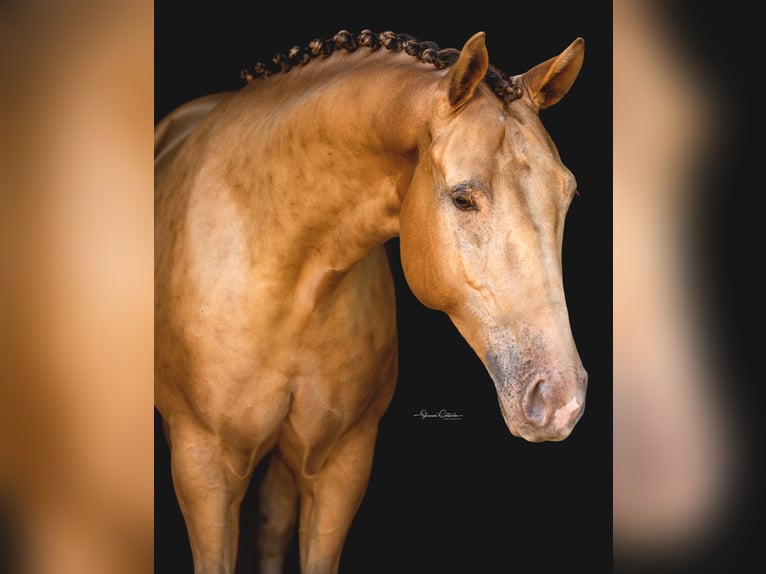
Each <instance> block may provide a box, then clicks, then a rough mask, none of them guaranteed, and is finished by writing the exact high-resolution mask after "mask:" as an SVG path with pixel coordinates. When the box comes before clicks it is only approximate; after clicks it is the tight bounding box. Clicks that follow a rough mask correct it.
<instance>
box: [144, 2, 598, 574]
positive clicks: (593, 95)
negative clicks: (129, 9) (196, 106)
mask: <svg viewBox="0 0 766 574" xmlns="http://www.w3.org/2000/svg"><path fill="white" fill-rule="evenodd" d="M557 4H558V5H557ZM200 6H203V7H200ZM492 6H495V5H494V4H493V5H492ZM496 6H497V7H498V8H493V7H487V6H483V7H482V6H481V4H480V3H476V2H470V3H467V4H466V5H464V6H460V10H459V11H458V10H450V9H448V8H446V6H445V5H444V4H441V3H433V4H422V5H418V6H417V7H414V6H413V7H412V8H396V7H395V6H394V5H393V4H389V5H386V4H374V5H373V4H372V3H367V4H363V3H361V2H360V3H359V4H358V6H357V7H356V8H354V9H346V8H344V9H340V8H338V7H337V4H335V3H315V4H314V5H313V6H312V7H311V8H301V7H297V6H293V5H290V4H287V3H282V4H279V3H277V4H270V5H269V6H268V8H266V7H265V6H264V5H263V4H260V3H256V2H248V3H235V2H228V1H226V2H221V1H219V2H215V3H206V4H201V3H200V4H193V3H181V2H176V1H164V2H158V3H157V4H156V11H155V106H156V107H155V120H156V121H158V120H159V119H161V118H162V117H163V116H164V115H165V114H166V113H167V112H169V111H170V110H172V109H173V108H174V107H175V106H177V105H180V104H181V103H183V102H185V101H187V100H190V99H192V98H195V97H197V96H201V95H203V94H207V93H210V92H215V91H221V90H230V89H237V88H239V87H241V86H242V85H243V81H242V80H241V79H240V78H239V71H240V69H242V68H244V67H249V66H252V65H253V64H254V63H255V62H257V61H269V59H270V58H271V57H272V56H273V55H274V54H275V53H276V52H285V51H286V50H287V49H288V48H289V47H290V46H292V45H294V44H302V45H304V44H306V43H307V42H308V41H309V40H311V39H313V38H315V37H322V38H327V37H330V36H331V35H332V34H334V33H335V32H336V31H338V30H339V29H342V28H346V29H348V30H350V31H354V32H355V31H359V30H361V29H363V28H371V29H373V30H375V31H381V30H386V29H390V30H394V31H396V32H407V33H410V34H413V35H414V36H416V37H418V38H419V39H422V40H433V41H435V42H437V43H439V44H440V46H442V47H455V48H460V47H462V45H463V43H464V42H465V41H466V40H467V39H468V38H469V37H470V36H471V35H472V34H474V33H475V32H478V31H485V32H486V33H487V46H488V49H489V52H490V60H491V62H492V63H493V64H494V65H496V66H498V67H499V68H500V69H502V70H504V71H505V72H506V73H509V74H515V73H519V72H523V71H525V70H527V69H528V68H530V67H532V66H533V65H535V64H537V63H539V62H541V61H543V60H545V59H547V58H550V57H552V56H555V55H557V54H558V53H559V52H560V51H561V50H563V49H564V48H565V47H566V46H567V45H569V43H570V42H572V40H574V39H575V38H576V37H577V36H582V37H584V38H585V45H586V49H585V52H586V55H585V63H584V65H583V68H582V71H581V74H580V76H579V77H578V79H577V81H576V82H575V84H574V86H573V88H572V90H571V92H570V93H569V94H568V95H567V96H566V98H564V100H562V101H561V102H560V103H559V104H557V105H556V106H555V107H553V108H551V109H548V110H543V111H542V112H541V117H542V120H543V123H544V124H545V125H546V127H547V128H548V131H549V132H550V133H551V136H552V137H553V139H554V141H555V142H556V143H557V145H558V147H559V150H560V153H561V156H562V159H563V161H564V163H565V164H566V165H567V166H568V167H569V168H570V169H571V170H572V171H573V172H574V174H575V176H576V177H577V181H578V184H579V191H580V195H579V196H578V197H576V198H575V199H574V202H573V203H572V206H571V209H570V212H569V215H568V218H567V224H566V229H565V236H564V250H563V260H564V284H565V289H566V293H567V301H568V305H569V312H570V318H571V324H572V329H573V332H574V336H575V340H576V342H577V345H578V349H579V351H580V355H581V357H582V360H583V363H584V365H585V367H586V369H587V370H588V372H589V376H590V384H589V389H588V397H587V406H586V411H585V414H584V416H583V418H582V419H581V421H580V423H579V424H578V426H577V427H576V428H575V430H574V432H573V434H572V435H571V436H570V437H569V438H568V439H567V440H565V441H563V442H561V443H539V444H530V443H527V442H525V441H523V440H522V439H519V438H515V437H513V436H512V435H511V434H510V433H509V431H508V430H507V428H506V426H505V424H504V422H503V419H502V416H501V414H500V410H499V407H498V404H497V398H496V394H495V390H494V386H493V384H492V382H491V380H490V378H489V375H488V374H487V373H486V371H485V369H484V367H483V366H482V364H481V362H480V361H479V359H478V358H477V357H476V356H475V355H474V353H473V352H472V350H471V349H470V348H469V347H468V345H467V344H466V343H465V342H464V340H463V339H462V338H461V337H460V335H459V334H458V332H457V330H456V329H455V328H454V326H453V325H452V324H451V323H450V321H449V319H448V318H447V317H446V316H445V315H443V314H442V313H438V312H434V311H431V310H428V309H426V308H424V307H423V306H422V305H420V303H419V302H417V300H415V298H414V296H413V295H412V294H411V292H410V291H409V289H408V287H407V285H406V283H405V282H404V279H403V276H402V273H401V268H400V265H399V260H398V256H397V253H398V243H397V241H396V240H393V241H392V242H391V243H390V247H391V252H392V254H393V259H392V262H393V268H394V273H395V277H396V281H397V295H398V318H399V332H400V376H399V382H398V387H397V391H396V394H395V396H394V400H393V403H392V405H391V407H390V409H389V410H388V412H387V413H386V415H385V416H384V418H383V420H382V423H381V428H380V435H379V440H378V445H377V450H376V458H375V463H374V467H373V472H372V477H371V480H370V484H369V488H368V491H367V495H366V497H365V499H364V501H363V503H362V506H361V508H360V510H359V512H358V514H357V517H356V519H355V521H354V523H353V526H352V528H351V531H350V533H349V537H348V540H347V543H346V547H345V549H344V553H343V557H342V560H341V573H362V574H374V573H384V572H385V573H390V572H418V571H419V572H428V573H431V572H440V573H449V572H461V573H463V572H488V573H494V572H510V571H519V569H523V568H526V567H534V568H535V570H536V571H539V572H543V573H546V572H554V571H564V570H563V569H569V568H572V567H576V568H577V571H580V572H607V571H610V570H611V558H612V546H611V541H612V509H611V494H612V487H611V484H612V483H611V477H612V464H611V453H612V421H611V415H612V401H611V384H612V383H611V379H612V347H611V343H612V330H611V313H612V218H611V214H612V204H611V193H612V192H611V190H612V186H611V184H612V172H611V158H612V149H611V147H612V142H611V137H612V123H611V121H612V107H611V105H612V81H611V70H612V67H611V65H612V46H611V34H612V27H611V3H610V2H604V1H599V2H592V3H589V4H588V8H587V10H585V9H583V8H581V7H580V8H578V7H577V6H576V3H572V2H558V3H550V2H539V3H537V2H526V3H523V4H522V5H513V6H510V5H509V6H506V5H502V4H497V5H496ZM500 8H502V9H500ZM442 408H444V409H447V410H450V411H453V412H457V413H459V414H461V415H463V418H462V420H460V421H455V422H445V421H439V420H428V421H423V420H419V419H418V418H416V417H414V416H413V414H414V413H416V412H419V411H420V410H421V409H428V410H429V411H432V412H433V411H434V410H439V409H442ZM155 420H156V424H155V453H156V454H155V512H156V517H155V565H156V572H158V573H159V574H164V573H167V572H172V573H177V572H191V571H192V565H191V553H190V549H189V545H188V540H187V538H186V533H185V529H184V524H183V520H182V518H181V514H180V511H179V509H178V505H177V503H176V501H175V497H174V493H173V489H172V482H171V478H170V468H169V453H168V450H167V447H166V444H165V442H164V439H163V437H162V432H161V427H160V426H159V418H158V416H157V414H156V411H155ZM257 476H258V473H256V478H257ZM255 504H256V503H255V501H254V500H252V499H250V498H247V499H246V500H245V506H246V507H248V508H251V509H254V508H255ZM243 512H244V516H243V522H242V534H243V540H242V542H241V548H240V562H241V565H242V566H246V567H251V565H252V564H253V562H254V560H255V555H254V552H253V546H254V544H253V541H252V529H251V526H252V523H251V522H250V516H251V514H249V513H248V511H247V510H245V511H243ZM296 552H297V550H296V546H295V544H294V545H293V549H292V555H291V568H293V570H292V571H293V572H297V558H296V556H297V554H296ZM250 571H252V572H255V571H256V570H255V567H254V566H252V570H250Z"/></svg>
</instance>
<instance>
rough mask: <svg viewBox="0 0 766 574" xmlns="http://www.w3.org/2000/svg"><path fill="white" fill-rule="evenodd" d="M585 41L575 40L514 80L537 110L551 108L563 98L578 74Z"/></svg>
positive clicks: (583, 54)
mask: <svg viewBox="0 0 766 574" xmlns="http://www.w3.org/2000/svg"><path fill="white" fill-rule="evenodd" d="M584 56H585V40H583V39H582V38H577V39H576V40H575V41H574V42H572V43H571V44H569V46H567V48H566V49H565V50H564V51H563V52H561V53H560V54H559V55H558V56H555V57H554V58H551V59H549V60H546V61H545V62H542V63H541V64H538V65H537V66H535V67H534V68H532V69H531V70H529V71H528V72H526V73H524V74H520V75H518V76H516V77H515V78H514V80H516V81H517V82H519V81H520V82H521V84H522V85H524V86H525V88H526V90H527V92H528V93H529V96H530V98H531V99H532V103H533V104H534V105H535V106H536V108H537V109H538V110H543V109H545V108H549V107H551V106H552V105H553V104H555V103H557V102H558V101H559V100H561V98H563V97H564V96H565V95H566V93H567V92H568V91H569V88H571V87H572V84H573V83H574V81H575V78H577V74H579V73H580V68H581V67H582V61H583V57H584Z"/></svg>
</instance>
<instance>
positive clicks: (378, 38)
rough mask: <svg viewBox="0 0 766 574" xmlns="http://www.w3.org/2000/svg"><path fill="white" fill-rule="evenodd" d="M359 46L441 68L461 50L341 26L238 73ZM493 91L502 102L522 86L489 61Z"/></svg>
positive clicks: (274, 69)
mask: <svg viewBox="0 0 766 574" xmlns="http://www.w3.org/2000/svg"><path fill="white" fill-rule="evenodd" d="M359 48H367V49H369V50H378V49H380V48H383V49H385V50H390V51H392V52H405V53H407V54H408V55H410V56H413V57H415V58H417V59H418V60H420V61H421V62H423V63H426V64H431V65H433V66H435V67H436V68H437V69H443V68H447V67H449V66H451V65H452V64H454V63H455V62H456V61H457V59H458V56H459V55H460V50H456V49H455V48H443V49H442V48H439V45H438V44H437V43H436V42H428V41H420V40H418V39H417V38H415V37H414V36H411V35H410V34H397V33H396V32H391V31H385V32H380V33H375V32H373V31H372V30H369V29H364V30H362V31H361V32H359V33H358V34H357V35H353V34H352V33H351V32H349V31H348V30H340V31H339V32H338V33H337V34H335V35H334V36H333V37H332V38H328V39H326V40H322V39H318V38H317V39H314V40H311V42H309V43H308V45H306V46H305V47H301V46H297V45H296V46H293V47H292V48H290V49H289V50H288V51H287V54H277V55H275V56H274V57H273V58H272V60H271V63H270V64H264V63H262V62H258V63H257V64H255V66H253V69H252V71H251V70H248V69H244V70H242V72H241V73H240V77H241V78H242V79H243V80H246V81H247V82H248V83H249V82H252V81H253V80H254V79H256V78H267V77H269V76H271V75H272V74H277V73H287V72H289V71H290V70H291V69H292V68H293V67H295V66H305V65H306V64H308V63H309V62H310V61H312V60H314V59H315V58H326V57H327V56H329V55H330V54H332V53H333V52H337V51H340V50H345V51H347V52H353V51H355V50H357V49H359ZM484 80H485V81H486V82H487V84H488V85H489V87H490V88H492V91H493V92H494V93H495V95H496V96H497V97H498V98H500V99H501V100H503V101H504V102H505V103H510V102H512V101H514V100H517V99H519V98H520V97H521V88H520V87H519V86H517V85H516V84H515V83H514V82H513V80H512V79H511V77H510V76H508V75H506V74H505V73H503V72H502V71H501V70H499V69H498V68H496V67H495V66H492V65H490V66H489V68H488V69H487V74H486V75H485V76H484Z"/></svg>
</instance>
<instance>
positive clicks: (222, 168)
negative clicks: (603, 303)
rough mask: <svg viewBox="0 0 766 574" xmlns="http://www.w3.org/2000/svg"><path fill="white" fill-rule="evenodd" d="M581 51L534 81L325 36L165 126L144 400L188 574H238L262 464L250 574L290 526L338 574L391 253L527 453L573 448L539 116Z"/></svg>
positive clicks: (476, 39)
mask: <svg viewBox="0 0 766 574" xmlns="http://www.w3.org/2000/svg"><path fill="white" fill-rule="evenodd" d="M583 51H584V48H583V40H582V39H581V38H578V39H576V40H575V41H574V42H572V44H571V45H570V46H569V47H567V48H566V49H565V50H564V51H563V52H561V53H560V54H559V55H558V56H555V57H553V58H551V59H549V60H547V61H545V62H542V63H540V64H538V65H537V66H535V67H533V68H532V69H530V70H529V71H527V72H526V73H524V74H520V75H517V76H513V77H510V76H507V75H505V74H504V73H502V72H501V71H499V70H498V69H496V68H495V67H493V66H490V64H489V57H488V53H487V49H486V45H485V35H484V33H483V32H479V33H477V34H475V35H474V36H473V37H471V38H470V39H469V40H468V41H467V42H466V43H465V45H464V46H463V48H462V50H460V51H458V50H454V49H450V50H440V49H439V47H438V46H437V45H436V44H434V43H432V42H420V41H418V40H416V39H415V38H413V37H411V36H408V35H403V34H394V33H392V32H385V33H381V34H373V33H372V32H370V31H369V30H365V31H363V32H362V33H360V34H358V35H356V36H354V35H352V34H349V33H348V32H346V31H342V32H339V33H338V34H336V36H334V37H333V38H332V39H330V40H326V41H323V40H315V41H313V42H311V43H310V44H309V45H308V46H307V47H306V48H305V49H301V48H299V47H296V48H294V49H292V50H291V51H290V53H289V55H287V56H277V57H276V58H275V59H274V61H275V63H276V64H278V65H279V66H280V69H274V70H270V69H269V68H267V67H266V66H263V65H261V64H259V65H257V66H256V67H255V72H254V73H251V72H243V77H245V78H246V79H247V80H248V83H247V85H246V86H244V87H243V88H242V89H241V90H238V91H234V92H229V93H221V94H215V95H211V96H208V97H205V98H201V99H199V100H195V101H192V102H190V103H187V104H185V105H183V106H181V107H180V108H178V109H177V110H175V111H173V112H172V113H171V114H170V115H169V116H168V117H166V118H165V119H164V120H163V121H162V122H160V124H159V125H158V126H157V129H156V150H155V158H156V159H155V167H156V176H155V177H156V179H155V182H156V199H155V202H156V203H155V213H156V216H155V217H156V230H155V234H156V235H155V237H156V247H155V250H156V251H155V253H156V269H155V276H156V284H155V316H156V334H155V341H156V343H155V344H156V359H155V362H156V382H155V389H156V391H155V400H156V406H157V408H158V410H159V412H160V413H161V414H162V417H163V421H164V425H165V432H166V434H167V437H168V443H169V445H170V451H171V467H172V476H173V482H174V487H175V491H176V495H177V498H178V502H179V505H180V508H181V511H182V513H183V516H184V520H185V522H186V526H187V531H188V535H189V541H190V544H191V548H192V555H193V558H194V567H195V572H196V573H197V574H203V573H212V572H216V573H223V572H225V573H231V572H233V570H234V566H235V564H234V562H235V557H236V554H237V552H236V550H237V543H238V541H237V533H238V521H239V506H240V502H241V501H242V499H243V496H244V494H245V492H246V489H247V487H248V484H249V480H250V478H251V476H252V473H253V471H254V468H255V466H256V465H257V464H258V463H259V462H260V461H261V460H262V459H264V458H265V455H267V454H268V453H271V455H272V456H269V457H268V458H266V459H265V460H268V465H269V466H268V469H267V470H266V473H265V476H264V479H263V481H262V483H261V484H260V486H259V489H260V490H259V496H260V500H261V502H260V512H261V518H260V525H259V533H258V537H257V544H258V549H259V554H260V560H261V570H262V571H263V572H279V571H281V568H282V565H283V560H284V554H285V552H286V549H287V546H288V544H289V541H290V540H291V537H292V533H293V530H294V528H295V526H296V521H297V522H298V526H299V528H298V530H299V555H300V565H301V571H302V572H304V573H306V574H308V573H330V572H337V571H338V568H339V561H340V555H341V550H342V546H343V544H344V541H345V538H346V535H347V532H348V529H349V527H350V525H351V522H352V519H353V517H354V515H355V513H356V511H357V509H358V507H359V505H360V503H361V500H362V497H363V495H364V492H365V489H366V487H367V481H368V478H369V474H370V470H371V465H372V458H373V449H374V446H375V441H376V435H377V429H378V423H379V420H380V418H381V416H382V415H383V413H384V411H385V410H386V408H387V407H388V405H389V402H390V401H391V398H392V395H393V392H394V386H395V381H396V376H397V338H396V321H395V301H394V284H393V281H392V275H391V270H390V267H389V263H388V260H387V256H386V251H385V248H384V243H385V242H386V241H387V240H389V239H391V238H393V237H396V236H398V237H399V238H400V255H401V261H402V268H403V270H404V273H405V277H406V279H407V282H408V285H409V286H410V288H411V289H412V292H413V293H414V294H415V296H416V297H417V298H418V299H419V300H420V301H421V302H422V303H423V304H424V305H426V306H427V307H429V308H432V309H437V310H441V311H444V312H446V313H447V314H448V315H449V317H450V318H451V320H452V322H453V323H454V324H455V326H456V327H457V329H458V330H459V332H460V333H461V334H462V336H463V337H464V338H465V340H466V341H467V342H468V344H469V345H470V346H471V347H472V348H473V349H474V351H475V352H476V353H477V355H478V356H479V357H480V358H481V360H482V361H483V363H484V365H485V366H486V368H487V370H488V372H489V374H490V376H491V378H492V380H493V381H494V384H495V386H496V389H497V396H498V400H499V404H500V408H501V410H502V414H503V417H504V419H505V421H506V423H507V425H508V428H509V429H510V432H511V433H513V434H514V435H516V436H519V437H522V438H524V439H526V440H528V441H545V440H553V441H556V440H562V439H564V438H566V437H567V436H568V435H569V434H570V432H571V431H572V428H573V427H574V426H575V424H576V422H577V421H578V419H579V418H580V416H581V415H582V412H583V408H584V404H585V389H586V379H587V377H586V373H585V371H584V369H583V367H582V364H581V362H580V358H579V355H578V353H577V350H576V347H575V343H574V341H573V337H572V333H571V329H570V326H569V317H568V312H567V307H566V303H565V297H564V290H563V284H562V283H563V282H562V271H561V249H562V239H563V230H564V220H565V216H566V212H567V210H568V206H569V203H570V202H571V200H572V197H573V196H574V194H575V191H576V186H575V178H574V177H573V175H572V173H571V172H570V171H569V170H568V169H567V168H566V167H565V166H564V165H563V164H562V162H561V159H560V157H559V154H558V152H557V150H556V147H555V145H554V143H553V142H552V141H551V138H550V137H549V135H548V133H547V132H546V130H545V129H544V127H543V125H542V123H541V122H540V119H539V116H538V112H539V110H541V109H543V108H547V107H549V106H552V105H553V104H555V103H557V102H558V101H559V100H560V99H561V98H562V97H563V96H564V95H565V94H566V92H567V91H568V90H569V88H570V87H571V85H572V83H573V82H574V80H575V78H576V76H577V74H578V73H579V70H580V67H581V65H582V60H583Z"/></svg>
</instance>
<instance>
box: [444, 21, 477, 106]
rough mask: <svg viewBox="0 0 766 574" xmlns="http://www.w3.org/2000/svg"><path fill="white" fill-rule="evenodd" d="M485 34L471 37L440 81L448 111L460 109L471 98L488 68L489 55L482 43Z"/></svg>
mask: <svg viewBox="0 0 766 574" xmlns="http://www.w3.org/2000/svg"><path fill="white" fill-rule="evenodd" d="M484 38H485V33H484V32H477V33H476V34H474V35H473V36H471V37H470V38H469V39H468V41H467V42H466V43H465V45H464V46H463V49H462V50H460V56H459V57H458V59H457V61H456V62H455V63H454V64H453V65H452V66H451V67H450V69H449V71H448V72H447V75H446V76H444V79H443V80H442V86H443V87H444V89H445V91H446V94H447V104H448V107H449V108H450V109H456V108H460V107H461V106H463V105H464V104H466V103H468V101H469V100H470V99H471V98H472V97H473V93H474V91H475V90H476V86H478V85H479V83H480V82H481V81H482V80H483V79H484V75H485V74H486V73H487V69H488V68H489V54H488V53H487V45H486V43H485V41H484Z"/></svg>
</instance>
